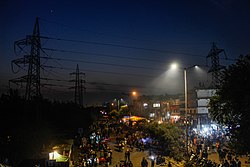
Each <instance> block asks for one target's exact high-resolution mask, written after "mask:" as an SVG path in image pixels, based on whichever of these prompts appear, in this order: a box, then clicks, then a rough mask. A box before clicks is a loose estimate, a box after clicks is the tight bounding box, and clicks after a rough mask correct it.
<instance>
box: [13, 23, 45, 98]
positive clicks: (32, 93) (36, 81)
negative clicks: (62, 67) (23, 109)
mask: <svg viewBox="0 0 250 167" xmlns="http://www.w3.org/2000/svg"><path fill="white" fill-rule="evenodd" d="M27 46H30V53H27V52H26V51H25V49H24V48H25V47H27ZM40 49H41V41H40V30H39V22H38V18H36V21H35V25H34V29H33V34H32V35H31V36H27V37H26V38H25V39H22V40H19V41H16V42H15V43H14V51H15V53H16V54H17V52H18V51H19V52H20V53H22V54H24V56H23V58H20V59H16V60H13V61H12V70H13V64H16V65H17V66H18V67H20V65H21V64H23V65H24V66H25V65H28V74H27V75H25V76H22V77H19V78H15V79H12V80H10V82H12V83H15V84H18V85H19V84H20V83H21V84H22V83H23V82H25V83H26V91H25V99H27V100H31V99H33V98H40V97H41V91H40Z"/></svg>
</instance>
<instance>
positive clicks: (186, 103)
mask: <svg viewBox="0 0 250 167" xmlns="http://www.w3.org/2000/svg"><path fill="white" fill-rule="evenodd" d="M177 67H178V65H177V64H176V63H173V64H171V69H177ZM190 68H198V65H193V66H190V67H185V68H184V69H183V71H184V104H185V119H186V120H185V126H186V128H185V131H186V142H185V145H186V152H187V155H188V112H187V108H188V93H187V91H188V84H187V70H188V69H190Z"/></svg>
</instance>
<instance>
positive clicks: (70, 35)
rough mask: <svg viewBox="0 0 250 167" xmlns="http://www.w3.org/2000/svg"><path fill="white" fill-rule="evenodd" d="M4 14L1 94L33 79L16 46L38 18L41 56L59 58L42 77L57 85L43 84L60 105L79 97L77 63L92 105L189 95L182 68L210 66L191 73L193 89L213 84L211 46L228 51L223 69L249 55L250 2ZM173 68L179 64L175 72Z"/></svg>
mask: <svg viewBox="0 0 250 167" xmlns="http://www.w3.org/2000/svg"><path fill="white" fill-rule="evenodd" d="M0 8H1V10H0V24H1V26H0V57H1V65H0V68H1V70H0V71H1V72H0V77H1V83H0V88H1V92H6V91H7V87H8V80H9V79H13V78H18V77H20V76H23V75H26V74H27V68H26V67H27V66H26V67H24V68H21V69H19V68H18V67H15V69H14V70H15V71H18V70H19V72H18V73H16V74H14V73H13V72H12V69H11V61H12V60H14V59H18V58H21V57H22V56H23V55H17V54H15V53H14V50H13V48H14V42H15V41H17V40H21V39H24V38H25V37H26V35H31V34H32V31H33V27H34V23H35V19H36V17H38V18H39V24H40V35H41V36H43V37H49V38H48V39H45V38H43V39H41V44H42V48H43V50H44V51H45V53H42V54H41V56H42V57H46V56H47V57H50V58H52V59H47V60H46V59H41V65H42V66H44V68H43V69H41V77H42V78H49V79H53V80H57V81H52V80H42V81H41V83H47V84H53V86H52V85H51V86H43V87H42V94H43V95H44V96H45V97H50V98H54V99H58V100H59V99H66V100H71V99H73V98H74V91H73V89H69V87H73V86H74V84H73V82H69V81H70V80H73V79H74V76H73V75H70V73H72V72H75V69H76V66H77V64H78V65H79V69H80V72H82V73H85V80H86V92H87V94H86V95H87V98H86V103H88V104H92V103H99V102H103V101H106V100H109V99H112V98H120V97H118V96H121V97H122V96H125V95H124V93H125V94H129V93H130V92H131V91H137V92H138V93H139V95H144V94H145V95H150V94H166V93H167V94H175V93H182V92H183V88H184V83H183V69H184V68H185V67H189V66H192V65H195V64H199V65H203V66H202V70H201V71H194V70H193V69H190V71H188V82H189V83H190V84H189V85H190V86H189V89H191V88H192V87H193V86H198V84H199V83H203V84H204V85H206V86H208V85H209V84H210V76H209V75H207V73H206V72H207V70H208V69H209V67H205V65H206V64H207V65H209V66H211V61H210V59H206V56H207V55H208V52H209V50H210V49H211V46H212V42H215V44H216V45H217V47H218V48H222V49H225V52H226V56H227V58H228V60H225V56H224V55H223V54H222V55H221V60H220V62H221V64H222V65H229V64H231V63H234V59H236V58H238V56H239V55H241V54H243V55H245V54H248V53H250V40H249V39H250V33H249V31H250V17H249V16H250V12H249V9H250V2H249V1H248V0H200V1H193V0H190V1H186V0H183V1H180V0H174V1H168V0H151V1H147V0H141V1H137V0H131V1H129V0H124V1H122V0H113V1H106V0H100V1H96V0H89V1H86V0H81V1H80V0H79V1H73V0H72V1H70V0H68V1H65V0H60V1H57V0H55V1H51V0H42V1H39V0H33V1H28V0H15V1H14V0H2V1H1V2H0ZM206 60H207V61H206ZM173 62H176V63H178V64H179V70H177V71H175V72H173V71H171V70H170V64H171V63H173ZM206 62H207V63H206ZM52 67H53V68H52ZM25 69H26V71H25ZM56 85H57V86H56ZM12 86H13V87H14V85H12ZM114 94H115V95H114ZM124 98H126V97H124Z"/></svg>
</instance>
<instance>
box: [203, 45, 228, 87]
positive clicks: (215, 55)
mask: <svg viewBox="0 0 250 167" xmlns="http://www.w3.org/2000/svg"><path fill="white" fill-rule="evenodd" d="M220 53H224V56H225V59H227V56H226V53H225V50H224V49H219V48H217V46H216V45H215V43H214V42H213V45H212V48H211V49H210V51H209V53H208V55H207V58H211V63H212V65H211V68H210V69H209V71H208V73H212V86H213V87H214V88H216V87H217V86H218V84H219V81H220V76H221V70H222V69H224V68H225V66H222V65H220V58H219V56H220Z"/></svg>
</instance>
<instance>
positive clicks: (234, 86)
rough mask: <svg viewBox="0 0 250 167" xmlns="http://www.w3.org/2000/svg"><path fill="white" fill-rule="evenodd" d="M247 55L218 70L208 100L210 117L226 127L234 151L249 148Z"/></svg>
mask: <svg viewBox="0 0 250 167" xmlns="http://www.w3.org/2000/svg"><path fill="white" fill-rule="evenodd" d="M249 74H250V55H246V56H240V58H239V59H238V60H237V62H236V63H235V64H232V65H230V66H229V67H228V68H227V69H225V70H224V71H223V72H222V76H221V80H220V84H219V86H218V90H217V92H216V95H215V96H214V97H213V98H212V99H211V101H210V107H211V111H210V113H211V117H212V119H213V120H215V121H217V122H218V123H219V124H222V125H226V126H227V127H228V129H229V135H230V143H231V146H232V147H233V148H234V149H235V151H236V152H241V153H243V152H246V151H249V150H250V126H249V124H250V86H249V85H250V75H249Z"/></svg>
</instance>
